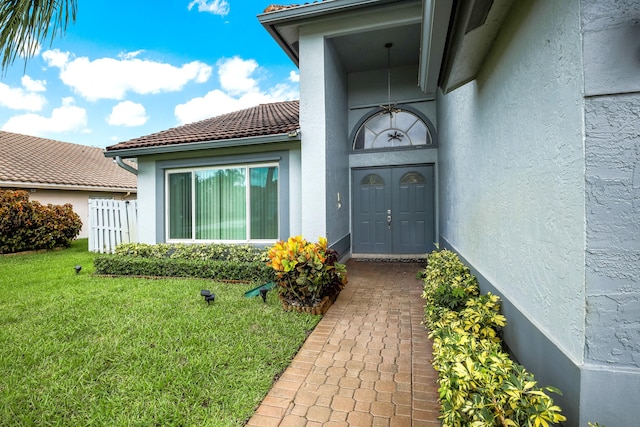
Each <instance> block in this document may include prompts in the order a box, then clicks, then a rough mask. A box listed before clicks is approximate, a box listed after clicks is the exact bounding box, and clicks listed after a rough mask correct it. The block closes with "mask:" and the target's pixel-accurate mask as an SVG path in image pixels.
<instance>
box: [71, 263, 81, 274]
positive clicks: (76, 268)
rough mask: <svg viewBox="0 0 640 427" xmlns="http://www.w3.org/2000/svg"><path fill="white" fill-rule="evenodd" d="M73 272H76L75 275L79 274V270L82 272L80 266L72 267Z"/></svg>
mask: <svg viewBox="0 0 640 427" xmlns="http://www.w3.org/2000/svg"><path fill="white" fill-rule="evenodd" d="M73 269H74V270H76V274H78V273H80V270H82V266H81V265H76V266H75V267H73Z"/></svg>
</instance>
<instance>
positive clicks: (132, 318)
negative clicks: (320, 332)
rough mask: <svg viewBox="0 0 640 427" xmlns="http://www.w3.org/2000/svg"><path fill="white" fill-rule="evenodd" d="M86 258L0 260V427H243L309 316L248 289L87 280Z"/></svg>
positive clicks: (83, 248) (76, 247) (68, 254)
mask: <svg viewBox="0 0 640 427" xmlns="http://www.w3.org/2000/svg"><path fill="white" fill-rule="evenodd" d="M93 256H94V255H93V254H91V253H89V252H87V242H86V240H80V241H77V242H74V244H73V246H72V247H71V248H70V249H66V250H63V251H53V252H47V253H41V254H30V255H17V256H8V257H0V426H30V425H42V426H91V425H94V426H104V425H114V426H115V425H127V426H153V425H155V426H191V425H197V426H238V425H243V424H244V422H245V421H246V420H247V419H248V418H249V417H250V416H251V415H252V413H253V411H254V410H255V407H256V405H257V404H258V403H259V402H260V401H261V400H262V398H263V397H264V396H265V395H266V393H267V391H268V390H269V388H270V386H271V384H272V381H273V378H274V376H276V375H277V374H278V373H280V372H281V371H282V370H283V369H284V368H285V367H286V366H287V365H288V363H289V362H290V360H291V358H292V357H293V355H294V354H295V352H296V351H297V349H298V348H299V346H300V345H301V344H302V342H303V341H304V339H305V337H306V334H307V333H308V331H309V330H311V329H313V328H314V327H315V325H316V324H317V322H318V321H319V317H317V316H310V315H308V314H299V313H291V312H288V313H287V312H284V311H282V308H281V306H280V305H279V301H278V300H277V298H276V296H275V293H274V292H270V293H269V295H268V299H267V304H264V303H263V302H262V299H261V298H259V297H257V298H250V299H247V298H244V296H243V294H244V292H245V291H246V290H248V289H249V288H250V287H251V285H237V284H233V285H230V284H221V283H213V282H211V281H203V280H195V279H194V280H190V279H175V280H170V279H167V280H147V279H135V278H103V277H97V276H94V275H92V273H93V264H92V260H93ZM76 264H80V265H82V271H81V272H80V274H76V273H75V271H74V269H73V267H74V265H76ZM201 288H207V289H210V290H211V291H212V292H214V293H215V294H216V297H217V298H216V301H215V303H213V304H211V305H207V304H206V303H205V302H204V301H203V299H202V298H201V297H200V289H201Z"/></svg>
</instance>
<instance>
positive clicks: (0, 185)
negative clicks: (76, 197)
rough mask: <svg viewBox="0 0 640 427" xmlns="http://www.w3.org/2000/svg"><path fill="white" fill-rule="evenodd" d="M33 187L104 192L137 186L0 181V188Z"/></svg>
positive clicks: (132, 190)
mask: <svg viewBox="0 0 640 427" xmlns="http://www.w3.org/2000/svg"><path fill="white" fill-rule="evenodd" d="M3 187H4V188H7V187H11V188H35V189H38V190H69V191H100V192H104V193H127V192H132V193H135V192H137V191H138V189H137V187H100V186H97V185H73V184H56V183H45V182H25V181H0V188H3Z"/></svg>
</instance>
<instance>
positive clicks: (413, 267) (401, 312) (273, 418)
mask: <svg viewBox="0 0 640 427" xmlns="http://www.w3.org/2000/svg"><path fill="white" fill-rule="evenodd" d="M421 267H422V265H421V264H417V263H389V262H358V261H354V260H350V261H349V262H348V263H347V271H348V275H349V283H348V284H347V286H346V287H345V289H344V290H343V291H342V292H341V293H340V296H339V297H338V299H337V301H336V302H335V304H334V305H333V306H332V307H331V308H330V309H329V311H328V312H327V314H325V316H324V318H323V319H322V320H321V321H320V323H319V324H318V326H317V327H316V328H315V330H314V331H313V333H312V334H311V335H310V336H309V338H308V339H307V340H306V342H305V344H304V345H303V347H302V348H301V350H300V351H299V352H298V354H297V355H296V357H295V358H294V360H293V361H292V363H291V365H290V366H289V367H288V368H287V369H286V370H285V372H284V373H283V374H282V376H281V377H280V378H279V380H278V381H277V382H276V383H275V384H274V386H273V387H272V389H271V390H270V391H269V393H268V395H267V396H266V397H265V399H264V400H263V401H262V403H261V405H260V406H259V408H258V410H257V411H256V413H255V415H254V416H253V417H252V418H251V419H250V420H249V422H248V424H247V425H248V426H260V427H268V426H281V427H284V426H347V425H350V426H414V427H419V426H426V427H429V426H439V425H440V422H439V420H438V415H439V408H440V406H439V403H438V387H437V383H436V378H437V373H436V372H435V371H434V369H433V368H432V366H431V363H430V359H431V340H430V339H429V338H428V337H427V331H426V330H425V328H424V326H423V325H422V324H421V322H422V319H423V316H424V309H423V306H424V303H423V300H422V298H421V293H422V285H421V282H420V280H418V279H416V273H417V272H418V271H419V270H420V268H421Z"/></svg>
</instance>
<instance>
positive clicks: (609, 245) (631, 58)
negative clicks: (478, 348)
mask: <svg viewBox="0 0 640 427" xmlns="http://www.w3.org/2000/svg"><path fill="white" fill-rule="evenodd" d="M639 18H640V4H639V3H638V2H637V1H631V0H629V1H620V2H610V1H607V2H601V1H597V0H572V1H563V2H555V1H526V2H514V4H513V6H512V9H511V11H510V12H509V14H508V16H507V19H506V21H505V23H504V24H503V27H502V29H501V31H500V33H499V34H498V37H497V39H496V41H495V43H494V44H493V47H492V50H491V51H490V52H489V56H488V59H487V61H486V62H485V63H484V64H483V66H482V67H481V70H480V73H479V75H478V78H477V79H476V80H475V81H473V82H471V83H469V84H467V85H465V86H463V87H461V88H459V89H457V90H454V91H452V92H451V93H449V94H447V95H443V94H440V96H439V99H438V123H439V136H440V148H439V153H438V157H439V175H440V188H439V191H440V209H441V222H440V224H441V226H440V232H441V238H442V240H443V241H444V242H446V243H447V244H448V245H450V246H451V247H453V248H454V249H455V250H457V251H458V252H459V253H460V254H461V255H462V256H463V257H464V258H465V259H466V260H467V261H468V262H469V263H470V264H471V265H472V266H473V267H474V269H475V270H476V271H477V272H478V274H479V275H480V276H481V277H482V282H483V283H484V284H485V286H486V287H487V288H488V289H491V290H493V291H496V292H498V293H500V294H501V295H502V296H503V297H504V298H505V304H504V307H505V312H506V313H505V314H508V319H509V322H510V325H509V326H508V327H507V328H506V329H505V338H506V340H507V343H508V345H509V346H510V348H511V349H512V350H513V351H514V353H515V356H516V357H517V358H518V359H519V360H520V361H521V362H522V363H523V364H524V365H525V366H526V367H527V368H529V369H530V370H532V371H533V372H534V373H536V376H537V378H538V379H539V380H540V381H541V382H542V383H551V384H554V385H556V386H558V387H560V389H562V390H563V391H564V392H565V395H564V396H562V397H558V398H557V399H556V400H557V401H558V402H559V403H560V404H561V405H562V406H563V408H564V409H565V411H564V412H565V414H566V415H567V416H568V417H569V419H568V421H567V423H566V424H567V425H570V426H578V425H579V426H586V425H587V422H599V423H601V424H604V425H616V426H623V425H624V426H627V425H629V426H630V425H635V420H636V419H638V417H640V409H638V408H637V405H635V404H634V403H633V399H632V398H630V396H634V395H636V394H637V393H638V392H640V369H638V368H640V286H639V284H640V283H639V280H640V279H639V278H640V243H639V242H640V221H638V218H639V217H640V172H639V171H640V136H639V135H640V95H639V94H638V91H639V90H640V86H638V85H639V82H640V80H638V77H637V76H638V75H639V73H640V60H638V55H637V52H640V37H639V35H640V25H639V22H640V21H639ZM634 52H635V54H634Z"/></svg>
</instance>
